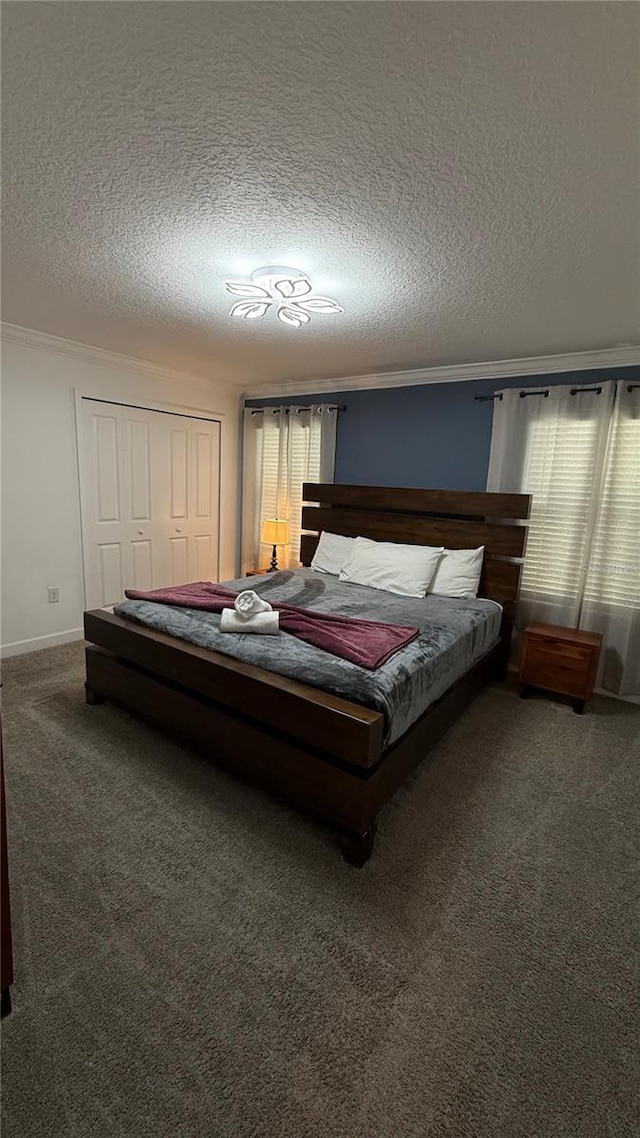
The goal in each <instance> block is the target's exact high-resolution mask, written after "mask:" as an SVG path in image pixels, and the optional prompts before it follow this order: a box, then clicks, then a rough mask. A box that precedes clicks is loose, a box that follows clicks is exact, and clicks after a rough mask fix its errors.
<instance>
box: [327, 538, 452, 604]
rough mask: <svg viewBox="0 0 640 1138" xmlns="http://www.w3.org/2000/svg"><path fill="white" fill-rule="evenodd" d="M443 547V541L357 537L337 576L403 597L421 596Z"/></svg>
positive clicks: (343, 579) (429, 581) (428, 583)
mask: <svg viewBox="0 0 640 1138" xmlns="http://www.w3.org/2000/svg"><path fill="white" fill-rule="evenodd" d="M443 551H444V547H443V546H442V545H441V546H438V547H437V548H435V547H433V546H430V545H396V543H395V542H394V541H369V539H368V538H363V537H357V538H356V539H355V545H354V547H353V550H352V552H351V555H350V557H349V559H348V561H347V562H346V564H345V565H344V566H343V568H342V569H341V570H340V577H339V579H340V580H341V581H350V582H351V583H352V584H354V585H368V586H369V588H371V589H385V590H386V591H387V592H388V593H399V594H400V596H403V597H424V596H425V594H426V592H427V589H428V588H429V585H430V584H431V580H432V577H433V575H434V573H435V571H436V567H437V565H438V561H439V560H440V556H441V554H442V553H443Z"/></svg>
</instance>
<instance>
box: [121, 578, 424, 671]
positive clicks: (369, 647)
mask: <svg viewBox="0 0 640 1138" xmlns="http://www.w3.org/2000/svg"><path fill="white" fill-rule="evenodd" d="M237 595H238V594H237V593H234V592H233V591H232V590H231V589H226V588H225V587H224V585H213V584H212V583H211V582H210V581H194V582H192V583H191V584H188V585H170V586H169V587H168V588H166V589H150V590H149V591H148V592H145V591H142V590H141V589H126V590H125V596H127V597H128V598H129V600H130V601H154V602H155V603H156V604H159V605H178V606H179V607H181V608H192V609H201V610H202V611H203V612H222V610H223V609H224V608H226V607H227V606H228V605H229V604H233V602H234V601H235V598H236V597H237ZM273 608H274V610H275V611H276V612H277V613H278V614H279V616H280V631H281V632H290V633H291V634H292V635H293V636H297V637H298V639H299V640H306V642H307V643H308V644H315V646H316V648H323V649H324V651H325V652H332V653H333V655H334V656H341V657H342V659H343V660H350V661H351V663H352V664H359V665H360V667H361V668H372V669H373V668H379V667H380V666H381V664H384V663H385V661H386V660H388V659H389V657H390V656H393V654H394V653H395V652H398V651H399V649H400V648H404V646H405V644H409V643H410V642H411V641H412V640H415V638H416V636H417V635H418V629H417V628H412V627H407V626H406V625H403V624H383V623H382V622H378V621H377V620H358V619H354V618H353V617H347V616H340V615H339V614H338V613H331V612H315V611H314V610H312V609H303V608H298V607H296V606H295V605H284V604H279V603H278V602H274V605H273Z"/></svg>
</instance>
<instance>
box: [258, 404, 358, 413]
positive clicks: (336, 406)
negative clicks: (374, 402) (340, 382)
mask: <svg viewBox="0 0 640 1138" xmlns="http://www.w3.org/2000/svg"><path fill="white" fill-rule="evenodd" d="M309 409H310V408H309V405H308V404H307V405H306V406H303V407H296V413H297V414H298V415H301V414H302V412H303V411H308V410H309ZM346 409H347V405H346V403H330V404H329V406H328V407H327V411H346ZM265 411H271V414H272V415H278V414H279V412H280V408H279V407H252V408H251V414H252V415H264V413H265ZM284 413H285V415H288V414H289V408H288V407H285V409H284Z"/></svg>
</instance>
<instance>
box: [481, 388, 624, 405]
mask: <svg viewBox="0 0 640 1138" xmlns="http://www.w3.org/2000/svg"><path fill="white" fill-rule="evenodd" d="M634 387H640V383H630V384H629V386H628V387H627V391H633V389H634ZM588 391H593V392H594V394H596V395H602V388H601V387H572V388H571V391H570V392H569V394H570V395H581V394H582V393H583V392H585V393H586V392H588ZM548 394H549V390H548V389H547V390H545V391H521V392H520V398H521V399H526V398H527V395H544V397H545V399H546V398H547V396H548ZM473 398H474V399H475V401H476V403H490V402H491V401H492V400H493V399H502V392H501V391H500V392H498V391H497V392H496V393H495V395H474V397H473Z"/></svg>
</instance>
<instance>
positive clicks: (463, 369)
mask: <svg viewBox="0 0 640 1138" xmlns="http://www.w3.org/2000/svg"><path fill="white" fill-rule="evenodd" d="M634 364H635V365H640V345H627V346H625V347H620V348H603V349H601V350H598V351H592V352H567V353H564V354H562V355H555V356H528V357H526V358H523V359H516V360H495V361H492V362H485V363H475V364H448V365H446V366H445V367H427V368H414V369H412V370H409V371H391V372H381V373H379V374H374V375H348V376H343V377H342V378H337V379H315V380H314V379H301V380H297V381H291V382H286V383H285V382H282V383H269V384H259V385H258V384H255V385H254V386H252V387H248V388H247V389H246V391H245V392H244V398H245V399H256V398H260V397H261V396H262V397H264V398H267V397H269V396H273V395H320V394H322V392H327V391H335V392H342V391H370V390H374V389H375V388H383V387H412V386H415V385H417V384H426V383H463V382H465V381H471V380H474V379H516V378H517V377H518V376H520V375H553V374H554V373H555V372H565V371H566V372H569V371H592V370H593V369H594V368H607V367H630V366H633V365H634Z"/></svg>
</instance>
